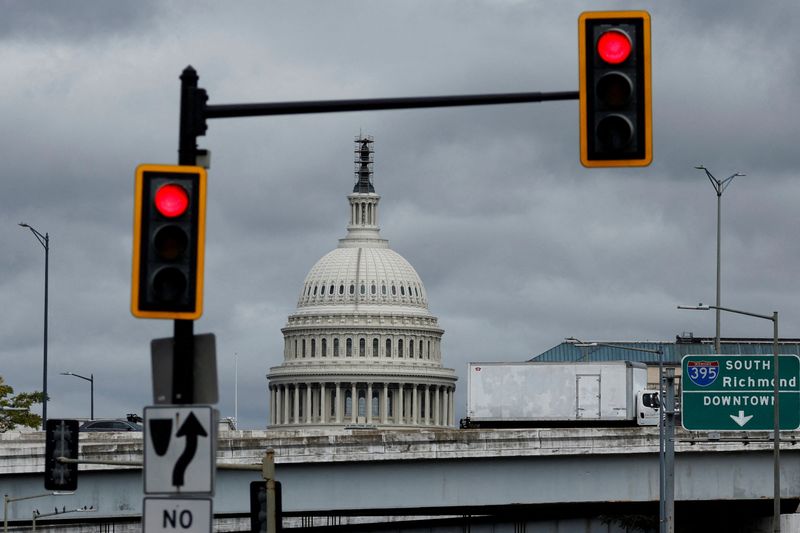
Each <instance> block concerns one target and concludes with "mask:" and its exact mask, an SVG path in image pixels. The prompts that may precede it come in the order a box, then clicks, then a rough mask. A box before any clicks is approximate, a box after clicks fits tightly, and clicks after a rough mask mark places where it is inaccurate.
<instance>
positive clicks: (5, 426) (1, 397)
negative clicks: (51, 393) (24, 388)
mask: <svg viewBox="0 0 800 533" xmlns="http://www.w3.org/2000/svg"><path fill="white" fill-rule="evenodd" d="M43 401H44V394H43V393H42V392H39V391H34V392H20V393H19V394H16V395H15V394H14V388H13V387H11V386H10V385H7V384H6V382H5V380H4V379H3V376H0V433H3V432H5V431H8V430H10V429H14V428H15V427H17V426H27V427H30V428H39V427H40V426H41V425H42V417H41V416H39V415H37V414H35V413H31V412H30V407H31V406H32V405H33V404H35V403H42V402H43ZM6 407H9V408H12V409H13V410H5V409H4V408H6Z"/></svg>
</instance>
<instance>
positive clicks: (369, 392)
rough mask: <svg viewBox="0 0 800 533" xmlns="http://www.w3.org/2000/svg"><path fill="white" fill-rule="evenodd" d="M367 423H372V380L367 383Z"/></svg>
mask: <svg viewBox="0 0 800 533" xmlns="http://www.w3.org/2000/svg"><path fill="white" fill-rule="evenodd" d="M366 400H367V424H372V382H371V381H370V382H369V383H367V397H366Z"/></svg>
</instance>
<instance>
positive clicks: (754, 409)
mask: <svg viewBox="0 0 800 533" xmlns="http://www.w3.org/2000/svg"><path fill="white" fill-rule="evenodd" d="M773 365H774V356H772V355H761V354H759V355H713V354H711V355H686V356H684V357H683V359H682V361H681V366H682V370H683V378H682V393H681V404H682V405H681V418H682V423H683V427H684V428H685V429H687V430H689V431H769V430H772V429H773V428H774V416H773V415H774V408H775V407H774V405H775V404H774V402H773V397H774V372H775V368H774V366H773ZM779 371H780V375H779V378H778V389H779V393H778V394H779V399H780V415H779V416H780V429H781V430H794V429H798V428H800V357H798V356H797V355H779Z"/></svg>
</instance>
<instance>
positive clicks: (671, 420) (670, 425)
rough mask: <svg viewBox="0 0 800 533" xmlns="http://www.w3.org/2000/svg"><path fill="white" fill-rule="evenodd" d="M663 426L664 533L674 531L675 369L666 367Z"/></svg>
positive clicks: (672, 532) (673, 532)
mask: <svg viewBox="0 0 800 533" xmlns="http://www.w3.org/2000/svg"><path fill="white" fill-rule="evenodd" d="M666 381H667V393H666V398H665V400H666V401H665V409H664V415H665V422H666V423H665V428H664V470H665V474H666V475H665V476H664V477H665V479H664V488H665V493H666V496H665V500H664V520H665V522H666V529H665V531H666V533H675V369H674V368H672V367H670V368H667V378H666Z"/></svg>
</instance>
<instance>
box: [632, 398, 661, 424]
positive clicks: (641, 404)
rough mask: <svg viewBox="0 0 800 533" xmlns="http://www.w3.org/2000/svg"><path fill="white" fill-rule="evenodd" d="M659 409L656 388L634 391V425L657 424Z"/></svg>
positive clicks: (659, 403) (659, 404)
mask: <svg viewBox="0 0 800 533" xmlns="http://www.w3.org/2000/svg"><path fill="white" fill-rule="evenodd" d="M660 411H661V402H660V399H659V397H658V391H657V390H640V391H639V392H637V393H636V425H639V426H657V425H658V416H659V412H660Z"/></svg>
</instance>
